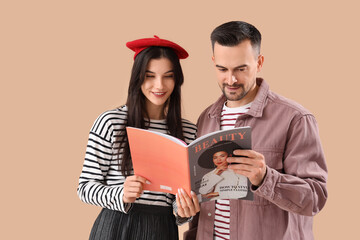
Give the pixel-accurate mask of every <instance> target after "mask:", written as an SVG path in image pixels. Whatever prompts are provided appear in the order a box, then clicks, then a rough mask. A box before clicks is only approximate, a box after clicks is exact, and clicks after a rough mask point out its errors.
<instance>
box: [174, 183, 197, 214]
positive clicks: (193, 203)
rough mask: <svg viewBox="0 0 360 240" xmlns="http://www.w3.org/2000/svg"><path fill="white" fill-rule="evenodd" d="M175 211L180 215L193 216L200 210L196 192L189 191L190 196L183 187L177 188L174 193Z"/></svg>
mask: <svg viewBox="0 0 360 240" xmlns="http://www.w3.org/2000/svg"><path fill="white" fill-rule="evenodd" d="M176 205H177V208H178V209H177V210H178V211H177V213H178V215H179V216H180V217H183V218H184V217H191V216H195V215H196V213H198V212H199V211H200V205H199V200H198V198H197V196H196V194H195V193H194V192H193V191H191V198H190V197H189V196H188V195H187V193H185V191H184V190H183V189H179V190H178V193H177V194H176Z"/></svg>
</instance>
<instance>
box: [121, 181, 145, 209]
mask: <svg viewBox="0 0 360 240" xmlns="http://www.w3.org/2000/svg"><path fill="white" fill-rule="evenodd" d="M147 182H148V181H147V180H146V178H143V177H140V176H137V175H133V176H129V177H127V178H126V180H125V183H124V194H123V202H124V203H133V202H135V200H136V198H138V197H140V195H141V194H142V192H143V184H147Z"/></svg>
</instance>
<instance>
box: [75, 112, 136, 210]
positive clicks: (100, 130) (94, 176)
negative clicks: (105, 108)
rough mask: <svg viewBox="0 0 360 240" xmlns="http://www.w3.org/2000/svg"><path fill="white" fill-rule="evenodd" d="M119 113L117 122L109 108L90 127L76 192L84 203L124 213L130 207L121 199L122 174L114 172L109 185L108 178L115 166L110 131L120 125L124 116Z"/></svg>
mask: <svg viewBox="0 0 360 240" xmlns="http://www.w3.org/2000/svg"><path fill="white" fill-rule="evenodd" d="M123 116H124V117H123V118H124V119H123V121H121V114H120V113H119V112H114V111H113V112H110V111H109V112H105V113H103V114H101V115H100V116H99V117H98V118H97V120H96V121H95V123H94V125H93V127H92V128H91V130H90V134H89V140H88V145H87V147H86V154H85V160H84V165H83V169H82V172H81V175H80V178H79V186H78V189H77V193H78V196H79V198H80V199H81V200H82V201H83V202H85V203H89V204H93V205H97V206H100V207H103V208H108V209H112V210H117V211H121V212H125V213H126V212H127V211H128V210H129V207H130V206H129V205H128V204H125V205H124V203H123V201H122V196H123V183H124V181H125V177H124V176H122V175H119V174H117V176H115V179H114V182H116V183H114V184H109V179H112V178H114V177H112V176H111V171H112V169H113V170H114V168H118V166H119V163H118V161H119V158H118V156H117V155H116V154H115V150H114V134H115V131H116V128H119V127H121V126H119V125H122V124H124V121H125V119H126V115H123ZM116 170H118V169H116ZM116 172H120V171H116Z"/></svg>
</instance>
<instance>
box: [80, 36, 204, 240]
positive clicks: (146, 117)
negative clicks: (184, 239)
mask: <svg viewBox="0 0 360 240" xmlns="http://www.w3.org/2000/svg"><path fill="white" fill-rule="evenodd" d="M126 45H127V47H129V48H130V49H132V50H133V51H134V52H135V55H134V65H133V68H132V73H131V78H130V83H129V89H128V97H127V101H126V105H124V106H121V107H120V108H118V109H114V110H111V111H107V112H105V113H103V114H101V115H100V116H99V117H98V118H97V120H96V121H95V123H94V125H93V127H92V128H91V131H90V136H89V141H88V146H87V151H86V156H85V161H84V166H83V170H82V173H81V175H80V180H79V187H78V195H79V197H80V199H81V200H82V201H84V202H86V203H89V204H94V205H97V206H100V207H102V208H103V209H102V211H101V212H100V214H99V216H98V217H97V219H96V221H95V223H94V225H93V227H92V230H91V233H90V239H102V240H103V239H109V240H110V239H111V240H112V239H178V229H177V226H176V223H178V224H180V223H182V222H184V221H187V220H189V217H191V216H194V215H195V214H196V212H198V211H199V203H198V202H197V198H196V196H195V194H193V195H192V197H191V198H190V197H189V196H188V195H187V194H184V193H183V191H181V190H180V191H179V195H178V197H177V199H176V200H177V201H176V202H177V209H176V211H175V215H176V217H175V216H174V214H173V207H172V206H173V203H174V202H175V196H174V195H172V194H169V193H160V192H150V191H143V190H142V189H143V185H144V184H146V183H147V179H145V178H143V177H141V176H136V175H133V169H132V164H131V155H130V151H129V143H128V141H127V136H126V130H125V127H126V126H132V127H138V128H144V129H150V130H155V131H159V132H163V133H167V134H170V135H173V136H175V137H177V138H179V139H182V140H184V141H185V142H187V143H189V142H191V141H192V140H194V138H195V131H196V127H195V125H194V124H192V123H191V122H189V121H187V120H184V119H182V118H181V106H180V102H181V85H182V83H183V81H184V79H183V73H182V69H181V65H180V62H179V59H184V58H186V57H187V56H188V53H187V52H186V51H185V50H184V49H183V48H182V47H180V46H179V45H177V44H176V43H173V42H171V41H168V40H165V39H160V38H158V37H157V36H154V38H145V39H138V40H135V41H132V42H128V43H127V44H126ZM175 206H176V204H175Z"/></svg>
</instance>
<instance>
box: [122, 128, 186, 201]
mask: <svg viewBox="0 0 360 240" xmlns="http://www.w3.org/2000/svg"><path fill="white" fill-rule="evenodd" d="M126 131H127V134H128V139H129V145H130V151H131V159H132V163H133V168H134V172H135V174H136V175H140V176H142V177H145V178H146V179H148V180H149V181H150V182H151V184H144V189H145V190H150V191H157V192H168V193H172V194H176V193H177V191H178V189H179V188H183V189H184V190H185V191H186V192H187V193H189V194H190V191H191V188H190V175H189V162H188V153H187V147H186V144H185V143H184V144H185V146H184V145H183V144H182V143H181V142H179V141H181V140H179V141H174V140H173V138H174V137H171V136H170V137H171V138H168V137H167V136H168V135H166V134H161V133H158V132H154V131H149V130H144V129H139V128H132V127H127V128H126ZM169 139H171V141H169ZM175 139H176V138H175Z"/></svg>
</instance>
